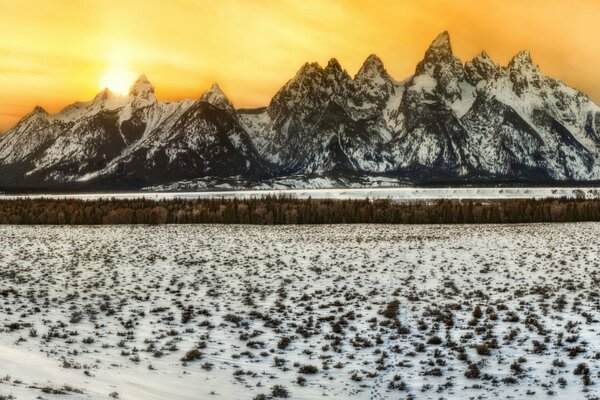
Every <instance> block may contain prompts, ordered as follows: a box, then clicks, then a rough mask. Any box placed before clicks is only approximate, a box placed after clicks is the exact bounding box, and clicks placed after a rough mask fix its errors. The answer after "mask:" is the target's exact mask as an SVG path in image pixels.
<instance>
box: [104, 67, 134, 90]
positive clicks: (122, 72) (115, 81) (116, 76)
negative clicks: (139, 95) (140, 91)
mask: <svg viewBox="0 0 600 400" xmlns="http://www.w3.org/2000/svg"><path fill="white" fill-rule="evenodd" d="M134 81H135V73H133V72H131V71H129V70H127V69H121V68H111V69H109V70H107V71H106V72H104V74H103V75H102V77H101V78H100V89H101V90H102V89H105V88H108V89H109V90H110V91H111V92H113V93H116V94H120V95H127V94H128V93H129V89H130V88H131V85H132V84H133V82H134Z"/></svg>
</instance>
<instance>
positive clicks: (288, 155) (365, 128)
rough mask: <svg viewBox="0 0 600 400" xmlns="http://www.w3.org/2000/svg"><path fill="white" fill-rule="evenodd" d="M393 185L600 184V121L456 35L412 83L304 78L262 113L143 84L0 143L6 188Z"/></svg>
mask: <svg viewBox="0 0 600 400" xmlns="http://www.w3.org/2000/svg"><path fill="white" fill-rule="evenodd" d="M285 176H295V177H298V176H311V177H315V176H338V177H339V176H343V177H346V178H347V177H353V176H356V177H365V176H385V177H388V178H389V177H393V178H397V179H402V180H404V181H406V182H442V181H452V182H498V181H528V182H538V181H539V182H542V181H543V182H550V181H595V180H600V107H598V106H597V105H596V104H594V103H593V102H592V101H591V100H590V99H589V98H588V97H587V96H586V95H584V94H583V93H580V92H578V91H577V90H575V89H572V88H570V87H568V86H567V85H565V84H564V83H563V82H561V81H559V80H556V79H552V78H549V77H546V76H544V75H543V74H542V73H541V71H540V70H539V68H538V67H537V66H536V65H535V64H534V63H533V62H532V60H531V57H530V54H529V53H528V52H526V51H524V52H521V53H519V54H517V55H516V56H515V57H514V58H513V59H512V60H511V61H510V63H509V64H508V65H507V66H505V67H503V66H500V65H498V64H496V63H495V62H494V61H493V60H491V59H490V57H489V56H488V55H487V54H486V53H485V52H483V53H481V54H480V55H478V56H477V57H475V58H474V59H473V60H471V61H468V62H466V63H464V64H463V63H462V62H461V61H460V60H459V59H458V58H456V57H455V56H454V54H453V52H452V48H451V44H450V38H449V35H448V33H447V32H443V33H441V34H440V35H439V36H438V37H437V38H436V39H435V40H434V41H433V43H432V44H431V46H430V47H429V48H428V49H427V51H426V52H425V56H424V58H423V60H422V61H421V62H419V63H418V65H417V67H416V69H415V73H414V75H413V76H411V77H409V78H408V79H405V80H403V81H396V80H395V79H394V78H392V77H391V76H390V75H389V74H388V73H387V71H386V69H385V67H384V65H383V63H382V61H381V60H380V59H379V58H378V57H377V56H375V55H371V56H369V57H368V58H367V59H366V61H365V62H364V64H363V66H362V67H361V68H360V70H359V71H358V73H357V74H356V75H355V76H354V77H351V76H350V75H349V74H348V73H347V72H346V71H345V70H344V69H343V68H342V67H341V66H340V64H339V63H338V62H337V60H335V59H332V60H331V61H329V63H328V64H327V66H325V67H321V66H320V65H319V64H316V63H307V64H305V65H303V66H302V67H301V68H300V70H299V71H298V73H297V74H296V76H294V77H293V78H292V79H291V80H290V81H289V82H287V83H286V84H285V85H284V86H283V87H282V88H281V89H280V90H279V92H277V94H276V95H275V96H274V97H273V99H272V100H271V102H270V104H269V105H268V106H267V107H265V108H260V109H252V110H248V109H239V110H236V109H235V108H234V106H233V104H232V103H231V102H230V101H229V100H228V98H227V97H226V96H225V94H224V93H223V92H222V91H221V89H220V88H219V86H218V85H216V84H215V85H213V86H212V87H211V88H210V89H209V90H208V91H207V92H206V93H204V94H203V95H202V96H201V97H200V98H199V99H197V100H183V101H180V102H162V101H159V100H157V99H156V97H155V95H154V87H153V86H152V85H151V84H150V82H149V81H148V79H147V78H146V77H145V76H141V77H140V78H139V79H138V80H137V81H136V82H135V83H134V85H133V86H132V88H131V91H130V93H129V95H127V96H117V95H115V94H113V93H111V92H110V91H108V90H103V91H102V92H100V93H99V94H98V95H97V96H96V97H95V98H94V99H93V100H91V101H89V102H79V103H75V104H73V105H70V106H68V107H66V108H65V109H64V110H62V111H61V112H59V113H58V114H54V115H50V114H48V113H47V112H46V111H45V110H43V109H42V108H40V107H36V108H35V109H34V110H33V111H32V112H31V113H29V114H28V115H26V116H25V117H24V118H23V119H21V121H19V122H18V123H17V124H16V125H15V126H14V127H13V128H12V129H10V130H9V131H8V132H7V133H5V134H3V135H1V136H0V186H2V187H10V186H15V187H27V186H31V187H41V186H49V187H53V186H56V187H59V186H69V185H79V186H82V187H84V186H106V187H116V186H119V187H132V188H133V187H136V188H137V187H145V186H151V185H170V184H171V185H172V184H174V183H176V182H180V181H186V182H193V181H194V180H202V179H204V178H210V179H213V180H214V179H215V178H217V179H218V178H226V179H237V180H246V181H251V182H260V181H262V180H268V179H280V178H281V177H285Z"/></svg>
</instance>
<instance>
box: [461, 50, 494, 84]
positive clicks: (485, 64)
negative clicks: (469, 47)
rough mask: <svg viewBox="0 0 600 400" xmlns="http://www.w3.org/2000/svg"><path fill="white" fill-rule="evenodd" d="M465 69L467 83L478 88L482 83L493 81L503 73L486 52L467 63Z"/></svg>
mask: <svg viewBox="0 0 600 400" xmlns="http://www.w3.org/2000/svg"><path fill="white" fill-rule="evenodd" d="M464 69H465V75H466V78H467V81H468V82H469V83H470V84H471V85H473V86H477V84H478V83H479V82H481V81H489V80H490V79H493V78H494V77H495V76H496V74H498V73H499V72H500V71H501V68H500V66H499V65H498V64H496V63H495V62H494V61H493V60H492V58H491V57H490V56H489V55H488V54H487V53H486V52H485V51H482V52H481V53H479V54H478V55H477V56H475V57H474V58H473V59H472V60H471V61H467V62H466V63H465V68H464Z"/></svg>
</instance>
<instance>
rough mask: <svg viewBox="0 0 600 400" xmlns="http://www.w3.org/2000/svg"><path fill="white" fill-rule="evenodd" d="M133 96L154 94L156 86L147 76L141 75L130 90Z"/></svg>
mask: <svg viewBox="0 0 600 400" xmlns="http://www.w3.org/2000/svg"><path fill="white" fill-rule="evenodd" d="M129 94H130V95H131V96H140V95H146V96H147V95H149V94H154V86H152V84H151V83H150V81H149V80H148V77H147V76H146V75H143V74H142V75H140V77H139V78H137V80H136V81H135V82H134V83H133V85H131V89H130V90H129Z"/></svg>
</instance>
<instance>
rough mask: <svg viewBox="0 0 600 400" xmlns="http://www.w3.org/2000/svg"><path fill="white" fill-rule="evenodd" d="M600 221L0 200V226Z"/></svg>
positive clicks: (239, 203) (243, 204)
mask: <svg viewBox="0 0 600 400" xmlns="http://www.w3.org/2000/svg"><path fill="white" fill-rule="evenodd" d="M574 221H600V200H583V199H545V200H492V201H486V202H481V201H464V200H463V201H461V200H441V201H434V202H426V201H416V202H410V203H400V202H395V201H391V200H315V199H294V198H288V197H264V198H260V199H239V200H238V199H210V200H206V199H203V200H162V201H154V200H145V199H141V200H116V199H113V200H93V201H89V200H74V199H65V200H55V199H18V200H2V201H0V224H31V225H32V224H40V225H48V224H50V225H100V224H198V223H202V224H204V223H208V224H265V225H270V224H358V223H361V224H362V223H376V224H465V223H467V224H469V223H480V224H488V223H528V222H574Z"/></svg>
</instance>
